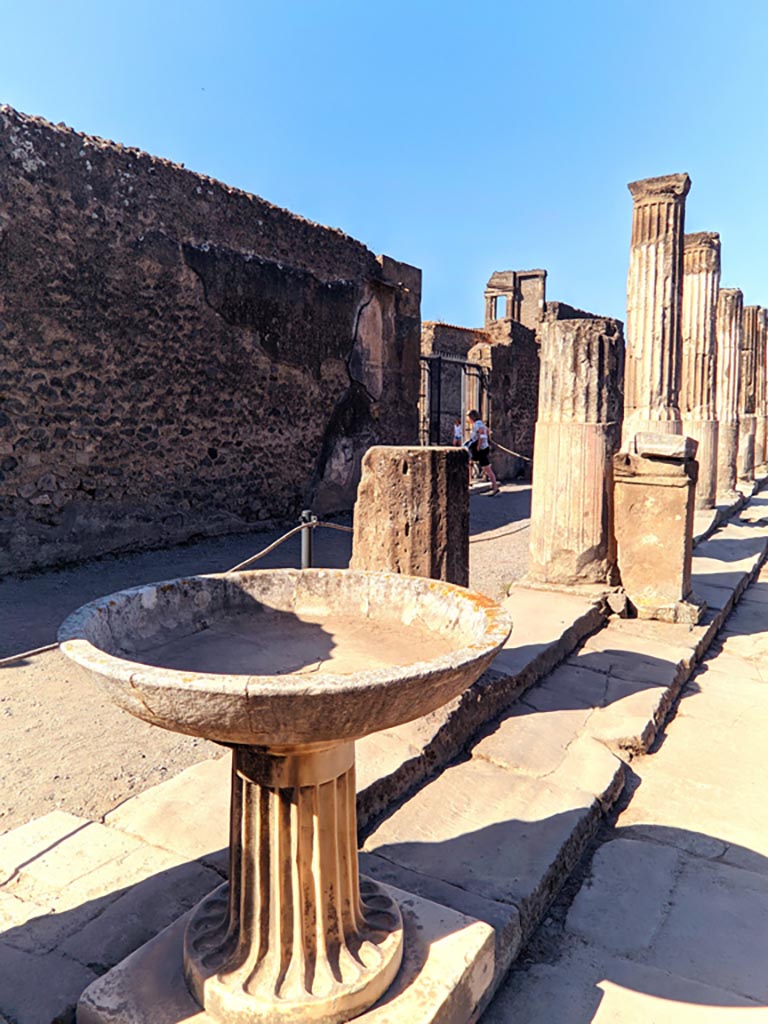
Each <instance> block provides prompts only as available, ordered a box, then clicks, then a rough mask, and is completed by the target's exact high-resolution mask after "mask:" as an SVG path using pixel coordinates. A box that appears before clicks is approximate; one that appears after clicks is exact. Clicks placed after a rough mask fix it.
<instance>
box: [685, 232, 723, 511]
mask: <svg viewBox="0 0 768 1024" xmlns="http://www.w3.org/2000/svg"><path fill="white" fill-rule="evenodd" d="M719 289H720V235H718V234H717V233H716V232H714V231H699V232H697V233H696V234H693V235H686V236H685V239H684V248H683V315H682V364H681V372H680V414H681V416H682V420H683V431H684V433H686V434H688V435H689V436H690V437H693V438H695V439H696V440H697V441H698V442H699V449H698V453H697V457H698V460H699V479H698V483H697V485H696V503H695V504H696V508H714V505H715V494H716V490H717V419H716V418H715V380H716V363H717V349H716V346H715V312H716V309H717V293H718V291H719Z"/></svg>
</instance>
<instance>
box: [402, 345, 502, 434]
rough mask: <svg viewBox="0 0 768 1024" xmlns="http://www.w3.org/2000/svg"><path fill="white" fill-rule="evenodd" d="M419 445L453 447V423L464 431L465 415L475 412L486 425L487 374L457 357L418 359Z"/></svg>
mask: <svg viewBox="0 0 768 1024" xmlns="http://www.w3.org/2000/svg"><path fill="white" fill-rule="evenodd" d="M420 362H421V388H420V390H419V444H423V445H425V444H453V425H454V421H455V420H456V419H458V420H459V422H460V423H461V427H462V431H464V428H465V425H466V419H467V413H468V412H469V411H470V409H477V411H478V412H479V413H480V416H481V418H482V419H483V420H484V421H485V422H486V423H487V422H488V410H489V405H490V394H489V389H488V378H489V374H488V370H487V369H486V368H485V367H484V366H482V365H481V364H480V363H471V362H469V361H468V360H466V359H462V358H461V357H460V356H450V355H427V356H420Z"/></svg>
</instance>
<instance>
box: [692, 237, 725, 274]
mask: <svg viewBox="0 0 768 1024" xmlns="http://www.w3.org/2000/svg"><path fill="white" fill-rule="evenodd" d="M683 258H684V261H685V271H686V273H689V274H690V273H693V274H695V273H697V272H698V271H701V270H719V269H720V235H719V234H718V233H717V231H696V232H694V233H693V234H690V235H685V236H684V238H683Z"/></svg>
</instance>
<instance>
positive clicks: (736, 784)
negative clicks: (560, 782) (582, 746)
mask: <svg viewBox="0 0 768 1024" xmlns="http://www.w3.org/2000/svg"><path fill="white" fill-rule="evenodd" d="M733 534H734V530H731V531H730V536H729V537H728V539H727V540H726V539H722V540H717V541H714V542H713V546H714V544H717V545H718V550H717V551H716V552H713V553H717V554H718V556H719V558H720V559H721V564H722V563H724V564H722V568H721V570H720V571H719V572H717V573H715V572H713V573H711V575H712V577H713V580H712V584H711V585H710V586H708V599H714V597H715V587H717V588H719V589H723V597H724V598H725V597H726V591H727V590H728V589H729V587H730V582H731V581H732V580H733V578H734V576H735V574H736V573H738V572H739V571H740V569H741V568H743V567H744V562H743V558H742V556H743V554H744V553H745V552H747V551H749V550H751V544H750V543H749V542H746V541H744V542H741V541H737V538H736V537H735V536H733ZM737 543H739V544H740V545H741V546H740V547H737V546H736V544H737ZM701 564H702V563H701V562H700V563H699V567H701ZM704 564H705V565H706V566H707V568H710V569H713V570H714V563H713V562H712V561H710V560H709V559H708V558H707V561H706V562H705V563H704ZM715 577H716V578H715ZM726 583H728V587H726V588H723V584H726ZM767 653H768V570H767V569H763V570H762V572H761V573H760V575H759V577H758V580H757V582H755V583H754V584H752V586H750V587H749V589H748V590H747V591H746V593H745V594H744V596H743V598H742V600H741V602H740V604H739V606H738V608H737V609H736V611H735V612H734V613H733V615H731V616H730V618H729V619H728V621H727V623H726V625H725V629H724V630H723V631H722V632H721V633H720V635H719V637H718V639H717V641H716V642H715V644H714V645H713V646H712V648H711V650H710V652H709V654H708V657H707V658H706V660H705V661H704V662H703V663H702V664H701V666H700V668H699V669H698V671H697V672H696V673H695V674H694V675H693V677H692V678H691V679H690V681H689V682H688V683H687V684H686V686H685V687H684V689H683V691H682V699H681V702H680V705H679V708H678V710H677V713H676V715H675V717H674V719H673V720H672V721H671V722H669V723H668V725H667V727H666V728H665V731H664V735H663V737H661V738H660V740H661V741H660V742H659V743H658V744H657V748H654V752H653V753H651V754H649V755H647V756H644V757H640V758H637V759H636V760H633V761H632V763H631V766H630V767H631V773H632V780H631V789H632V794H631V799H629V800H628V801H627V802H626V806H624V807H623V809H622V810H621V812H620V813H619V815H618V817H617V820H616V823H615V827H614V828H613V829H612V830H611V831H610V832H608V834H607V835H606V837H605V841H604V842H602V843H601V844H600V845H599V846H598V848H597V850H596V852H595V853H594V856H593V857H592V859H591V863H590V864H589V866H588V867H587V870H586V877H585V878H584V880H583V884H582V885H581V887H580V888H579V889H578V892H577V893H576V895H575V898H574V899H573V902H572V903H571V905H570V908H569V909H568V910H567V916H566V917H565V919H564V921H563V920H562V919H561V918H560V915H553V916H552V917H551V918H549V919H548V921H547V923H545V925H544V926H543V927H542V930H541V932H540V933H539V934H538V935H537V936H536V941H535V942H534V944H533V953H532V955H531V957H530V958H529V960H528V962H527V963H525V964H524V965H521V966H520V967H516V968H515V969H514V970H513V971H512V973H511V975H510V977H509V978H508V980H507V981H506V983H505V984H504V986H503V988H502V990H501V991H500V992H499V994H498V995H497V997H496V999H495V1000H494V1002H493V1005H492V1006H491V1008H490V1009H489V1010H488V1011H487V1013H486V1014H485V1016H484V1017H483V1024H502V1022H503V1024H506V1022H511V1021H525V1022H526V1024H545V1022H546V1024H551V1022H552V1021H557V1022H558V1024H586V1022H587V1021H596V1022H601V1024H602V1022H605V1024H609V1022H611V1024H615V1022H622V1024H641V1022H642V1024H683V1022H688V1021H691V1022H696V1024H699V1022H700V1024H709V1022H717V1024H726V1022H734V1024H749V1022H755V1024H757V1022H763V1021H768V970H767V969H766V963H767V962H768V802H766V799H765V790H766V771H768V769H767V767H766V742H767V741H766V736H768V687H766V682H768V664H767V663H766V654H767ZM537 948H538V949H539V950H542V951H544V955H543V956H540V957H539V958H538V959H537V958H536V953H535V950H536V949H537Z"/></svg>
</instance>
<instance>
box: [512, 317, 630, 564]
mask: <svg viewBox="0 0 768 1024" xmlns="http://www.w3.org/2000/svg"><path fill="white" fill-rule="evenodd" d="M623 355H624V346H623V338H622V334H621V324H620V323H619V321H616V320H603V319H601V320H557V321H551V322H549V323H547V324H546V325H545V327H544V328H543V329H542V331H541V374H540V377H539V419H538V422H537V424H536V441H535V447H534V465H535V467H536V468H535V472H534V476H533V495H532V508H531V564H530V569H529V575H530V578H531V579H532V580H535V581H538V582H546V583H560V584H573V583H605V582H614V581H615V576H616V551H615V541H614V536H613V477H612V472H611V466H612V463H611V459H612V457H613V455H614V453H615V452H616V451H617V450H618V447H619V443H620V440H621V437H620V435H621V414H622V379H623V369H624V367H623Z"/></svg>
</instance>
